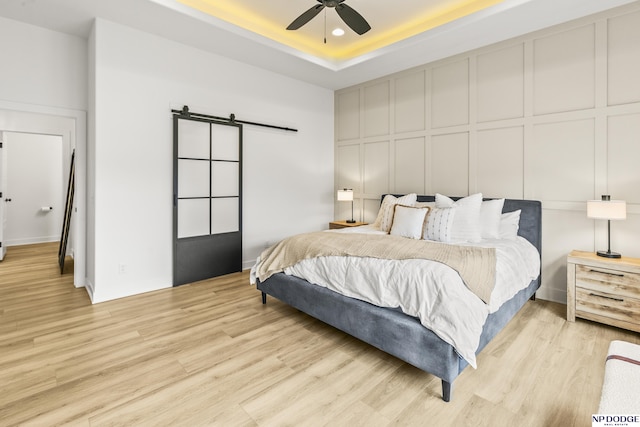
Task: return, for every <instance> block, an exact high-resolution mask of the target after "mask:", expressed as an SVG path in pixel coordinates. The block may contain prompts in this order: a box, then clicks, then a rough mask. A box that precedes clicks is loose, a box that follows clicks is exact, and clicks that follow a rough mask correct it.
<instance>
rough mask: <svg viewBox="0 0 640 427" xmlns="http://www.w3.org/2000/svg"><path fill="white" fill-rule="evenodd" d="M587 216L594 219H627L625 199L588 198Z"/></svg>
mask: <svg viewBox="0 0 640 427" xmlns="http://www.w3.org/2000/svg"><path fill="white" fill-rule="evenodd" d="M587 217H588V218H594V219H613V220H615V219H626V218H627V203H626V202H625V201H624V200H587Z"/></svg>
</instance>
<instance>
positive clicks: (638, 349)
mask: <svg viewBox="0 0 640 427" xmlns="http://www.w3.org/2000/svg"><path fill="white" fill-rule="evenodd" d="M605 363H606V365H605V370H604V381H603V383H602V395H601V396H600V408H599V410H598V413H599V414H636V415H637V414H640V345H637V344H632V343H629V342H626V341H611V344H609V352H608V353H607V360H606V362H605Z"/></svg>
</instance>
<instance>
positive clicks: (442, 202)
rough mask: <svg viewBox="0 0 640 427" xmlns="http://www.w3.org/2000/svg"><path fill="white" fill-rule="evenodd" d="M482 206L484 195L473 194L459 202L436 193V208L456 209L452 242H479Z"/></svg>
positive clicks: (480, 238)
mask: <svg viewBox="0 0 640 427" xmlns="http://www.w3.org/2000/svg"><path fill="white" fill-rule="evenodd" d="M481 205H482V193H476V194H472V195H471V196H467V197H464V198H462V199H459V200H457V201H455V202H454V201H453V200H451V199H450V198H449V197H447V196H443V195H442V194H437V193H436V207H437V208H449V207H452V206H455V207H456V214H455V217H454V218H453V229H452V231H451V234H452V236H451V241H452V242H479V241H480V240H482V236H481V234H480V206H481Z"/></svg>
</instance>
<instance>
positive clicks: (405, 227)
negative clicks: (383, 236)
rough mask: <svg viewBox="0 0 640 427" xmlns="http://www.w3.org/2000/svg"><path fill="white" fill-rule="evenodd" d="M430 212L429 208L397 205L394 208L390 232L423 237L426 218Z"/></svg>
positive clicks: (404, 235) (410, 236) (411, 237)
mask: <svg viewBox="0 0 640 427" xmlns="http://www.w3.org/2000/svg"><path fill="white" fill-rule="evenodd" d="M428 213H429V208H415V207H413V206H404V205H395V206H394V210H393V223H392V224H391V230H390V232H389V234H393V235H394V236H402V237H409V238H410V239H421V238H422V230H423V228H424V219H425V217H426V216H427V214H428Z"/></svg>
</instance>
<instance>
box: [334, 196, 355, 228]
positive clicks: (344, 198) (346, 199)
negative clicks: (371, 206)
mask: <svg viewBox="0 0 640 427" xmlns="http://www.w3.org/2000/svg"><path fill="white" fill-rule="evenodd" d="M338 201H339V202H351V219H348V220H347V223H348V224H353V223H355V222H356V221H355V220H354V219H353V190H351V189H347V188H344V189H342V190H338Z"/></svg>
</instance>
